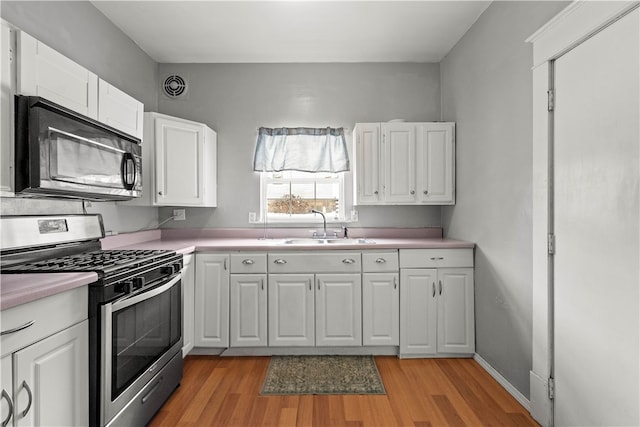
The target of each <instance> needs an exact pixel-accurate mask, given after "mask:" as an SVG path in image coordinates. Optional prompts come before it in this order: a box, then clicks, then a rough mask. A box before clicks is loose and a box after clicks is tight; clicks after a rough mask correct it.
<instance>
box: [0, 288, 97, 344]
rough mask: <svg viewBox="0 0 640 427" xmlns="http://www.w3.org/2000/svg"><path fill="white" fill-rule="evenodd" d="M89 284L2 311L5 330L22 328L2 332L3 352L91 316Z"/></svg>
mask: <svg viewBox="0 0 640 427" xmlns="http://www.w3.org/2000/svg"><path fill="white" fill-rule="evenodd" d="M88 305H89V297H88V288H87V287H86V286H82V287H79V288H76V289H72V290H69V291H65V292H62V293H59V294H56V295H52V296H50V297H46V298H42V299H39V300H35V301H31V302H29V303H26V304H22V305H18V306H16V307H12V308H9V309H7V310H3V311H2V312H0V319H1V322H0V324H2V332H5V331H8V330H10V329H14V328H20V327H22V326H24V325H27V324H29V323H30V322H33V324H32V325H31V326H28V327H26V328H24V329H22V330H18V331H16V332H13V333H10V334H7V335H2V336H1V337H0V347H1V348H2V355H3V356H4V355H5V354H9V353H13V352H14V351H16V350H19V349H21V348H23V347H26V346H28V345H30V344H32V343H34V342H36V341H40V340H41V339H43V338H45V337H48V336H49V335H52V334H54V333H56V332H58V331H61V330H63V329H66V328H68V327H69V326H72V325H74V324H76V323H78V322H81V321H82V320H85V319H87V318H88V315H87V306H88Z"/></svg>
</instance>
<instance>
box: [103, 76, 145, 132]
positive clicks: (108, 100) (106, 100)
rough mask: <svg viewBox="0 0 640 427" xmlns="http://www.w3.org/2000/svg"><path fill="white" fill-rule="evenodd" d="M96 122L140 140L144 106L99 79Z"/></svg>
mask: <svg viewBox="0 0 640 427" xmlns="http://www.w3.org/2000/svg"><path fill="white" fill-rule="evenodd" d="M98 120H100V121H101V122H102V123H105V124H107V125H109V126H111V127H114V128H116V129H118V130H121V131H122V132H125V133H127V134H129V135H133V136H135V137H136V138H140V139H142V133H143V120H144V104H143V103H142V102H140V101H138V100H137V99H135V98H133V97H131V96H129V95H127V94H126V93H124V92H123V91H121V90H120V89H118V88H116V87H115V86H113V85H111V84H109V83H107V82H106V81H104V80H102V79H99V80H98Z"/></svg>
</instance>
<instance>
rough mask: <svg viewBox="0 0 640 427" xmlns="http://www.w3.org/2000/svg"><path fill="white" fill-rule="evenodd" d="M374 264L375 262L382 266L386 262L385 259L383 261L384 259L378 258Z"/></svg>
mask: <svg viewBox="0 0 640 427" xmlns="http://www.w3.org/2000/svg"><path fill="white" fill-rule="evenodd" d="M376 262H377V263H378V264H384V263H385V262H387V260H386V259H384V258H378V259H376Z"/></svg>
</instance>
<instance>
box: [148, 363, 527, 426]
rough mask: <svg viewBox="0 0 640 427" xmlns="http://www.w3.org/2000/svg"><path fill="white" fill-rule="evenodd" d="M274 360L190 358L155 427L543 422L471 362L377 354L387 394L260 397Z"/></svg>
mask: <svg viewBox="0 0 640 427" xmlns="http://www.w3.org/2000/svg"><path fill="white" fill-rule="evenodd" d="M269 359H270V358H269V357H224V358H221V357H216V356H188V357H187V358H186V359H185V364H184V377H183V380H182V384H181V386H180V387H179V388H178V389H177V390H176V391H175V392H174V394H173V395H172V396H171V398H170V399H169V401H168V402H167V403H166V404H165V405H164V407H163V408H162V409H161V410H160V412H158V414H156V416H155V418H154V419H153V420H152V421H151V423H150V426H152V427H161V426H162V427H174V426H218V427H223V426H251V427H253V426H347V427H356V426H359V427H364V426H383V427H391V426H418V427H426V426H537V425H538V424H537V423H536V422H535V421H534V420H533V419H532V418H531V416H530V415H529V413H528V412H527V410H526V409H525V408H523V407H522V406H521V405H520V404H519V403H518V402H517V401H516V400H515V399H514V398H513V397H512V396H511V395H510V394H509V393H507V392H506V391H505V390H504V389H503V388H502V387H501V386H500V385H499V384H498V383H497V382H496V381H495V380H494V379H493V378H492V377H491V376H489V374H488V373H487V372H486V371H484V369H482V368H481V367H480V365H478V364H477V362H475V361H474V360H473V359H398V358H396V357H386V356H385V357H376V364H377V366H378V370H379V371H380V375H381V377H382V380H383V382H384V386H385V389H386V391H387V394H386V395H367V396H363V395H329V396H327V395H300V396H297V395H296V396H260V389H261V388H262V383H263V381H264V377H265V374H266V372H267V367H268V365H269Z"/></svg>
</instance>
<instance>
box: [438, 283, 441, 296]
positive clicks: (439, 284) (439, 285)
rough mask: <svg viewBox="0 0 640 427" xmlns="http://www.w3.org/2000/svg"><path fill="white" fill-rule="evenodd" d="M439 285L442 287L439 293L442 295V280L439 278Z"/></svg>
mask: <svg viewBox="0 0 640 427" xmlns="http://www.w3.org/2000/svg"><path fill="white" fill-rule="evenodd" d="M438 287H439V288H440V291H439V292H438V295H442V280H438Z"/></svg>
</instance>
